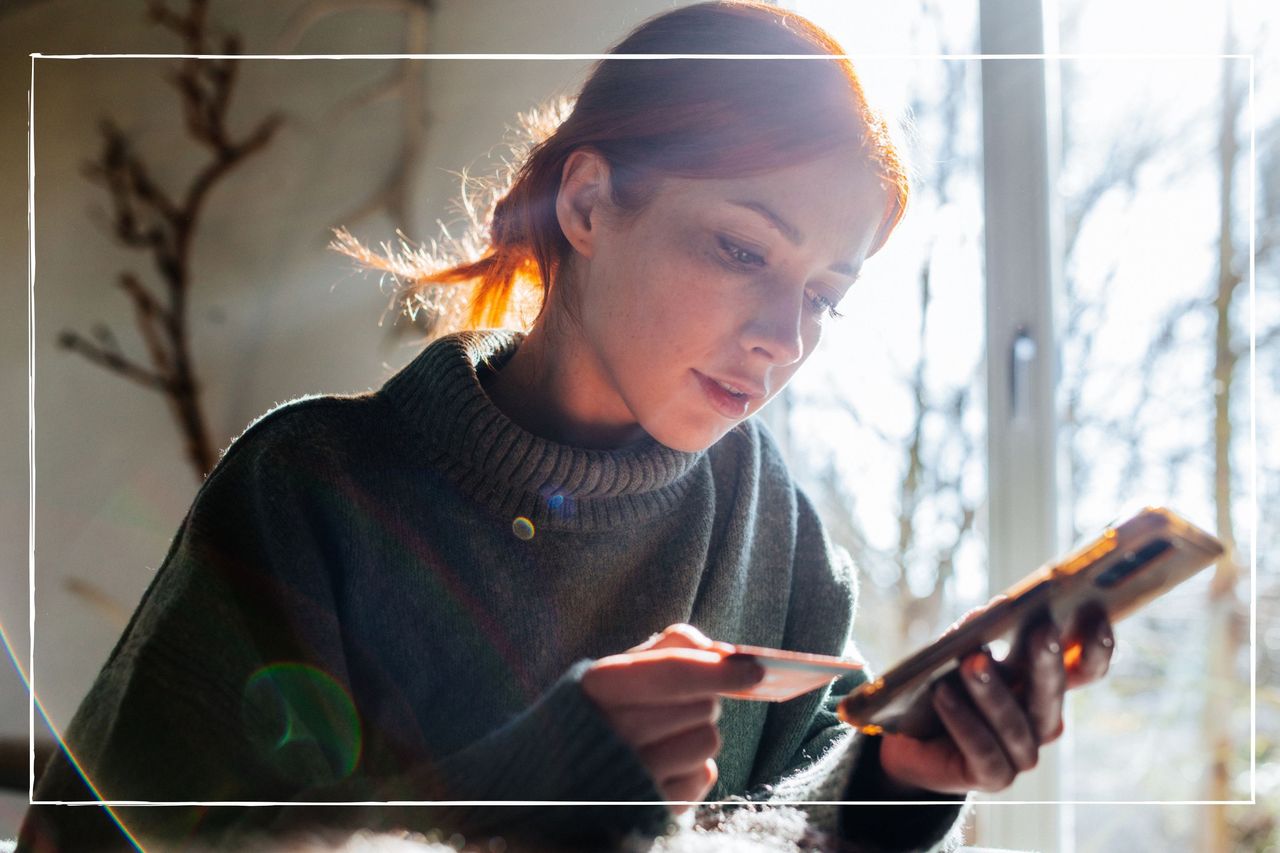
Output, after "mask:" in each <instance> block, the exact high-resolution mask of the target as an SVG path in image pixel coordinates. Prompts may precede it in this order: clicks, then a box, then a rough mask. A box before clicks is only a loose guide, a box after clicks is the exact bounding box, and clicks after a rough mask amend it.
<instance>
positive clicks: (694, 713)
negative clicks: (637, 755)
mask: <svg viewBox="0 0 1280 853" xmlns="http://www.w3.org/2000/svg"><path fill="white" fill-rule="evenodd" d="M719 719H720V698H719V697H718V696H706V697H702V698H700V699H694V700H692V701H689V702H684V703H681V704H679V705H638V706H635V707H630V708H618V709H616V710H614V712H613V714H612V715H611V716H610V719H609V721H610V722H611V723H612V724H613V728H614V730H615V731H616V732H617V733H618V734H619V735H620V736H621V737H622V739H623V740H624V741H626V742H627V743H629V744H631V746H632V747H633V748H635V749H639V748H640V747H644V746H648V745H649V744H651V743H656V742H658V741H660V740H663V739H665V738H668V737H670V736H671V735H673V734H676V733H678V732H682V731H684V730H685V729H691V728H694V727H695V726H702V725H706V724H707V723H712V724H714V723H715V722H716V721H717V720H719Z"/></svg>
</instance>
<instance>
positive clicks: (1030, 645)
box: [1006, 618, 1067, 746]
mask: <svg viewBox="0 0 1280 853" xmlns="http://www.w3.org/2000/svg"><path fill="white" fill-rule="evenodd" d="M1006 668H1007V669H1009V671H1010V672H1011V677H1012V678H1014V679H1016V680H1018V681H1020V682H1021V683H1022V684H1023V706H1024V707H1025V708H1026V711H1027V716H1028V717H1029V718H1030V720H1031V730H1032V733H1033V734H1034V735H1035V738H1036V740H1037V742H1038V743H1040V744H1041V745H1042V746H1043V745H1044V744H1046V743H1051V742H1053V741H1055V740H1057V739H1058V737H1059V736H1060V735H1061V734H1062V695H1063V693H1065V692H1066V689H1067V674H1066V669H1065V667H1064V665H1063V662H1062V637H1061V633H1060V632H1059V630H1058V626H1057V625H1056V624H1054V622H1053V620H1052V619H1049V618H1046V619H1043V620H1041V621H1038V622H1035V623H1033V624H1032V625H1031V626H1029V627H1028V628H1027V629H1026V630H1025V631H1023V632H1022V633H1021V634H1020V635H1019V637H1018V642H1017V645H1016V646H1015V647H1014V650H1013V653H1012V654H1011V655H1010V656H1009V659H1008V661H1007V662H1006Z"/></svg>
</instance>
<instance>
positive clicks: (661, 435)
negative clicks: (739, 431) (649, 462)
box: [645, 418, 737, 453]
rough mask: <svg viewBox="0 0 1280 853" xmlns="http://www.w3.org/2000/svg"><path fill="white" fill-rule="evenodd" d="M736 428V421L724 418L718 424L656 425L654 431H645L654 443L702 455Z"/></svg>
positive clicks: (682, 451)
mask: <svg viewBox="0 0 1280 853" xmlns="http://www.w3.org/2000/svg"><path fill="white" fill-rule="evenodd" d="M735 426H737V422H736V421H729V420H725V419H723V418H722V419H719V423H716V424H705V425H701V424H700V425H698V426H690V425H682V426H667V427H664V426H657V425H655V428H654V429H648V428H646V429H645V431H646V432H647V433H649V435H651V436H652V437H653V439H654V441H656V442H658V443H659V444H661V445H663V446H665V447H669V448H670V449H672V450H676V451H679V452H681V453H700V452H702V451H703V450H706V449H707V448H708V447H711V445H713V444H715V443H716V442H717V441H719V440H720V439H722V438H724V436H725V433H727V432H729V430H731V429H733V428H734V427H735Z"/></svg>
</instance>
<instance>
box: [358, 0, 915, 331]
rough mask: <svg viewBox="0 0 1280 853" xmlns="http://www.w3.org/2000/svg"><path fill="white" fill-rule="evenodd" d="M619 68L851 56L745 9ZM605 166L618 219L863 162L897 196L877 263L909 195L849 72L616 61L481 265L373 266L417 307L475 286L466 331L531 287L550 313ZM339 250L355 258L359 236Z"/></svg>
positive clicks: (816, 63) (497, 210)
mask: <svg viewBox="0 0 1280 853" xmlns="http://www.w3.org/2000/svg"><path fill="white" fill-rule="evenodd" d="M610 53H611V54H616V55H618V56H620V57H621V56H626V55H634V54H692V55H706V54H712V55H714V54H726V55H741V54H762V55H787V54H796V55H802V56H814V57H838V56H839V55H840V54H842V53H843V50H842V49H841V47H840V45H839V44H838V43H837V42H836V41H835V40H834V39H833V38H832V37H831V36H830V35H829V34H827V33H826V32H825V31H824V30H822V29H820V28H819V27H817V26H815V25H814V24H813V23H811V22H810V21H808V20H806V19H805V18H803V17H801V16H800V15H797V14H795V13H794V12H789V11H786V10H783V9H778V8H776V7H774V6H767V5H764V4H763V3H757V2H745V0H715V2H707V3H698V4H694V5H690V6H685V7H682V8H679V9H675V10H673V11H670V12H665V13H663V14H660V15H657V16H655V17H653V18H650V19H649V20H647V21H645V22H644V23H642V24H641V25H640V26H638V27H637V28H636V29H635V30H633V31H632V32H631V33H630V34H629V35H628V36H626V37H625V38H624V39H623V40H622V41H621V42H619V43H618V44H617V45H615V46H614V47H613V49H612V50H611V51H610ZM583 147H590V148H592V149H594V150H596V151H598V152H600V153H601V154H602V155H603V156H604V158H605V159H606V160H607V161H608V163H609V167H610V183H611V186H612V190H613V192H612V195H613V197H612V199H610V201H611V202H612V203H613V205H614V206H615V207H616V208H618V209H619V210H620V211H622V212H624V213H625V212H636V211H638V210H640V209H641V208H643V206H644V205H645V204H646V203H647V202H648V201H649V199H650V198H651V197H652V194H653V190H654V189H655V187H656V185H657V179H658V178H660V177H662V176H679V177H686V178H715V177H733V176H741V175H747V174H753V173H759V172H765V171H770V170H773V169H777V168H780V167H783V166H787V165H792V164H795V163H800V162H805V161H808V160H812V159H816V158H818V157H821V156H823V155H826V154H830V153H833V152H837V151H848V152H849V153H850V155H851V159H852V158H853V157H861V158H862V159H863V160H864V161H866V162H868V163H870V164H871V165H872V167H873V168H875V169H876V170H877V172H878V173H879V175H880V177H881V180H882V182H883V183H884V185H885V187H886V190H887V192H888V195H889V203H888V205H887V208H886V213H885V217H884V220H883V221H882V223H881V227H880V230H879V232H878V233H877V235H876V239H875V243H874V244H873V246H872V251H875V250H876V249H879V248H880V246H881V245H883V243H884V241H885V239H887V238H888V235H889V233H890V232H891V231H892V230H893V227H894V226H895V225H896V224H897V223H898V221H899V220H900V219H901V217H902V214H903V212H904V211H905V209H906V203H907V195H908V182H907V177H906V170H905V169H904V167H903V165H902V162H901V160H900V158H899V155H898V152H897V149H896V148H895V147H894V145H893V144H892V142H891V141H890V139H889V133H888V128H887V126H886V124H885V122H884V120H883V119H882V118H881V117H880V116H879V115H877V114H876V113H875V112H874V111H873V110H872V109H871V108H870V107H869V106H868V104H867V101H866V97H865V96H864V94H863V91H862V86H861V84H860V83H859V81H858V77H857V75H856V74H855V73H854V70H853V66H852V64H851V63H850V62H849V61H848V59H844V58H831V59H816V60H812V59H768V60H743V59H716V58H697V59H660V60H653V59H643V58H637V59H629V60H627V59H604V60H600V61H599V62H597V63H596V65H595V66H594V68H593V69H592V72H591V74H590V76H589V77H588V79H587V81H586V83H585V84H584V85H583V87H582V90H581V92H580V93H579V95H578V97H577V99H576V101H575V103H574V106H573V111H572V113H570V114H569V116H568V117H567V118H566V119H564V120H563V121H562V122H560V123H559V125H558V127H555V129H554V131H553V132H551V133H550V135H548V136H546V138H544V139H542V140H541V141H539V142H538V143H537V144H536V145H534V147H533V148H532V149H531V150H530V151H529V152H528V154H527V156H526V157H524V159H523V162H522V163H521V164H520V166H519V168H518V169H517V170H516V171H515V173H514V176H513V179H512V182H511V186H510V189H509V190H507V192H506V193H505V195H502V197H501V198H499V199H497V200H496V203H495V204H494V206H493V210H492V215H491V217H490V218H489V222H488V232H487V240H484V241H482V242H484V243H486V244H487V245H484V247H483V249H482V251H481V253H480V255H479V257H478V258H476V259H474V260H470V261H466V262H463V263H456V264H453V265H443V268H441V265H440V264H438V263H437V264H434V267H435V268H431V267H432V266H433V264H432V263H431V261H432V260H433V259H432V258H431V256H429V255H426V254H423V253H419V255H418V257H417V261H416V262H415V263H410V264H409V265H408V267H406V266H405V265H404V264H405V262H404V261H400V262H399V264H400V266H394V264H395V262H392V261H391V259H390V258H388V262H387V263H373V264H371V265H376V266H380V267H381V268H383V269H386V270H389V271H391V272H393V273H394V274H396V276H397V277H398V278H399V279H400V280H401V281H402V282H403V283H404V284H405V285H406V287H405V295H406V296H408V297H409V298H410V300H413V301H416V302H417V304H419V305H423V304H430V305H438V304H439V303H440V297H439V294H438V293H436V291H438V289H439V286H440V285H448V284H461V283H472V284H473V286H474V289H473V290H472V292H471V294H470V304H469V307H468V310H467V312H466V318H465V321H464V324H465V325H466V326H468V327H473V328H474V327H483V326H499V325H502V324H503V321H504V319H507V318H508V317H509V312H510V309H511V308H512V303H513V299H514V298H515V297H516V295H517V290H518V289H520V288H521V287H525V288H530V289H532V290H533V291H534V293H535V294H536V301H537V302H538V305H539V311H540V310H541V306H542V305H543V304H545V294H546V291H547V288H548V287H549V285H550V284H551V283H552V282H553V281H555V280H556V275H557V273H558V272H559V270H560V269H561V268H562V267H563V265H564V263H565V261H566V259H567V258H568V257H569V256H570V252H571V248H570V246H569V243H568V241H567V240H566V239H565V237H564V234H563V233H562V231H561V230H560V225H559V221H558V220H557V218H556V211H555V203H556V196H557V194H558V192H559V189H560V179H561V175H562V173H563V169H564V165H565V162H566V160H568V158H569V155H570V154H571V153H572V152H573V151H574V150H576V149H578V148H583ZM343 239H345V240H347V241H348V242H347V245H345V246H341V245H340V246H339V248H340V249H341V250H343V251H347V252H348V253H349V254H359V256H360V259H361V260H363V261H364V262H366V263H370V261H371V258H370V254H369V253H368V252H360V253H357V252H354V251H352V246H353V245H354V246H357V247H358V244H355V243H354V240H352V239H351V238H350V237H349V235H347V236H346V237H343V236H342V235H340V240H343Z"/></svg>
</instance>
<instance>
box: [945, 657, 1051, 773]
mask: <svg viewBox="0 0 1280 853" xmlns="http://www.w3.org/2000/svg"><path fill="white" fill-rule="evenodd" d="M960 676H961V680H962V681H963V682H964V686H965V690H966V691H968V693H969V698H970V699H971V700H972V701H973V706H974V707H975V708H976V709H977V710H978V712H979V713H980V714H981V715H982V717H983V718H984V720H985V722H986V725H987V727H988V728H989V729H990V730H991V731H992V732H993V733H994V734H995V736H996V741H997V743H998V745H999V746H1000V748H1001V749H1002V750H1003V751H1004V754H1005V756H1006V757H1007V758H1008V760H1009V764H1011V765H1012V766H1013V768H1014V769H1015V770H1017V771H1018V772H1022V771H1025V770H1030V769H1031V768H1033V767H1035V766H1036V764H1037V762H1038V761H1039V754H1040V742H1039V739H1038V738H1037V737H1036V735H1035V733H1034V732H1033V731H1032V722H1031V720H1030V719H1029V718H1028V716H1027V712H1026V710H1025V709H1024V708H1023V706H1022V703H1021V702H1019V701H1018V698H1017V697H1016V696H1014V695H1013V692H1012V691H1011V690H1010V689H1009V686H1008V685H1007V684H1006V683H1005V680H1004V678H1002V677H1001V675H1000V673H999V672H997V670H996V662H995V661H994V660H992V658H991V655H990V653H989V652H986V651H981V652H977V653H976V654H972V655H969V657H967V658H965V659H964V661H963V662H962V663H961V664H960Z"/></svg>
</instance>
